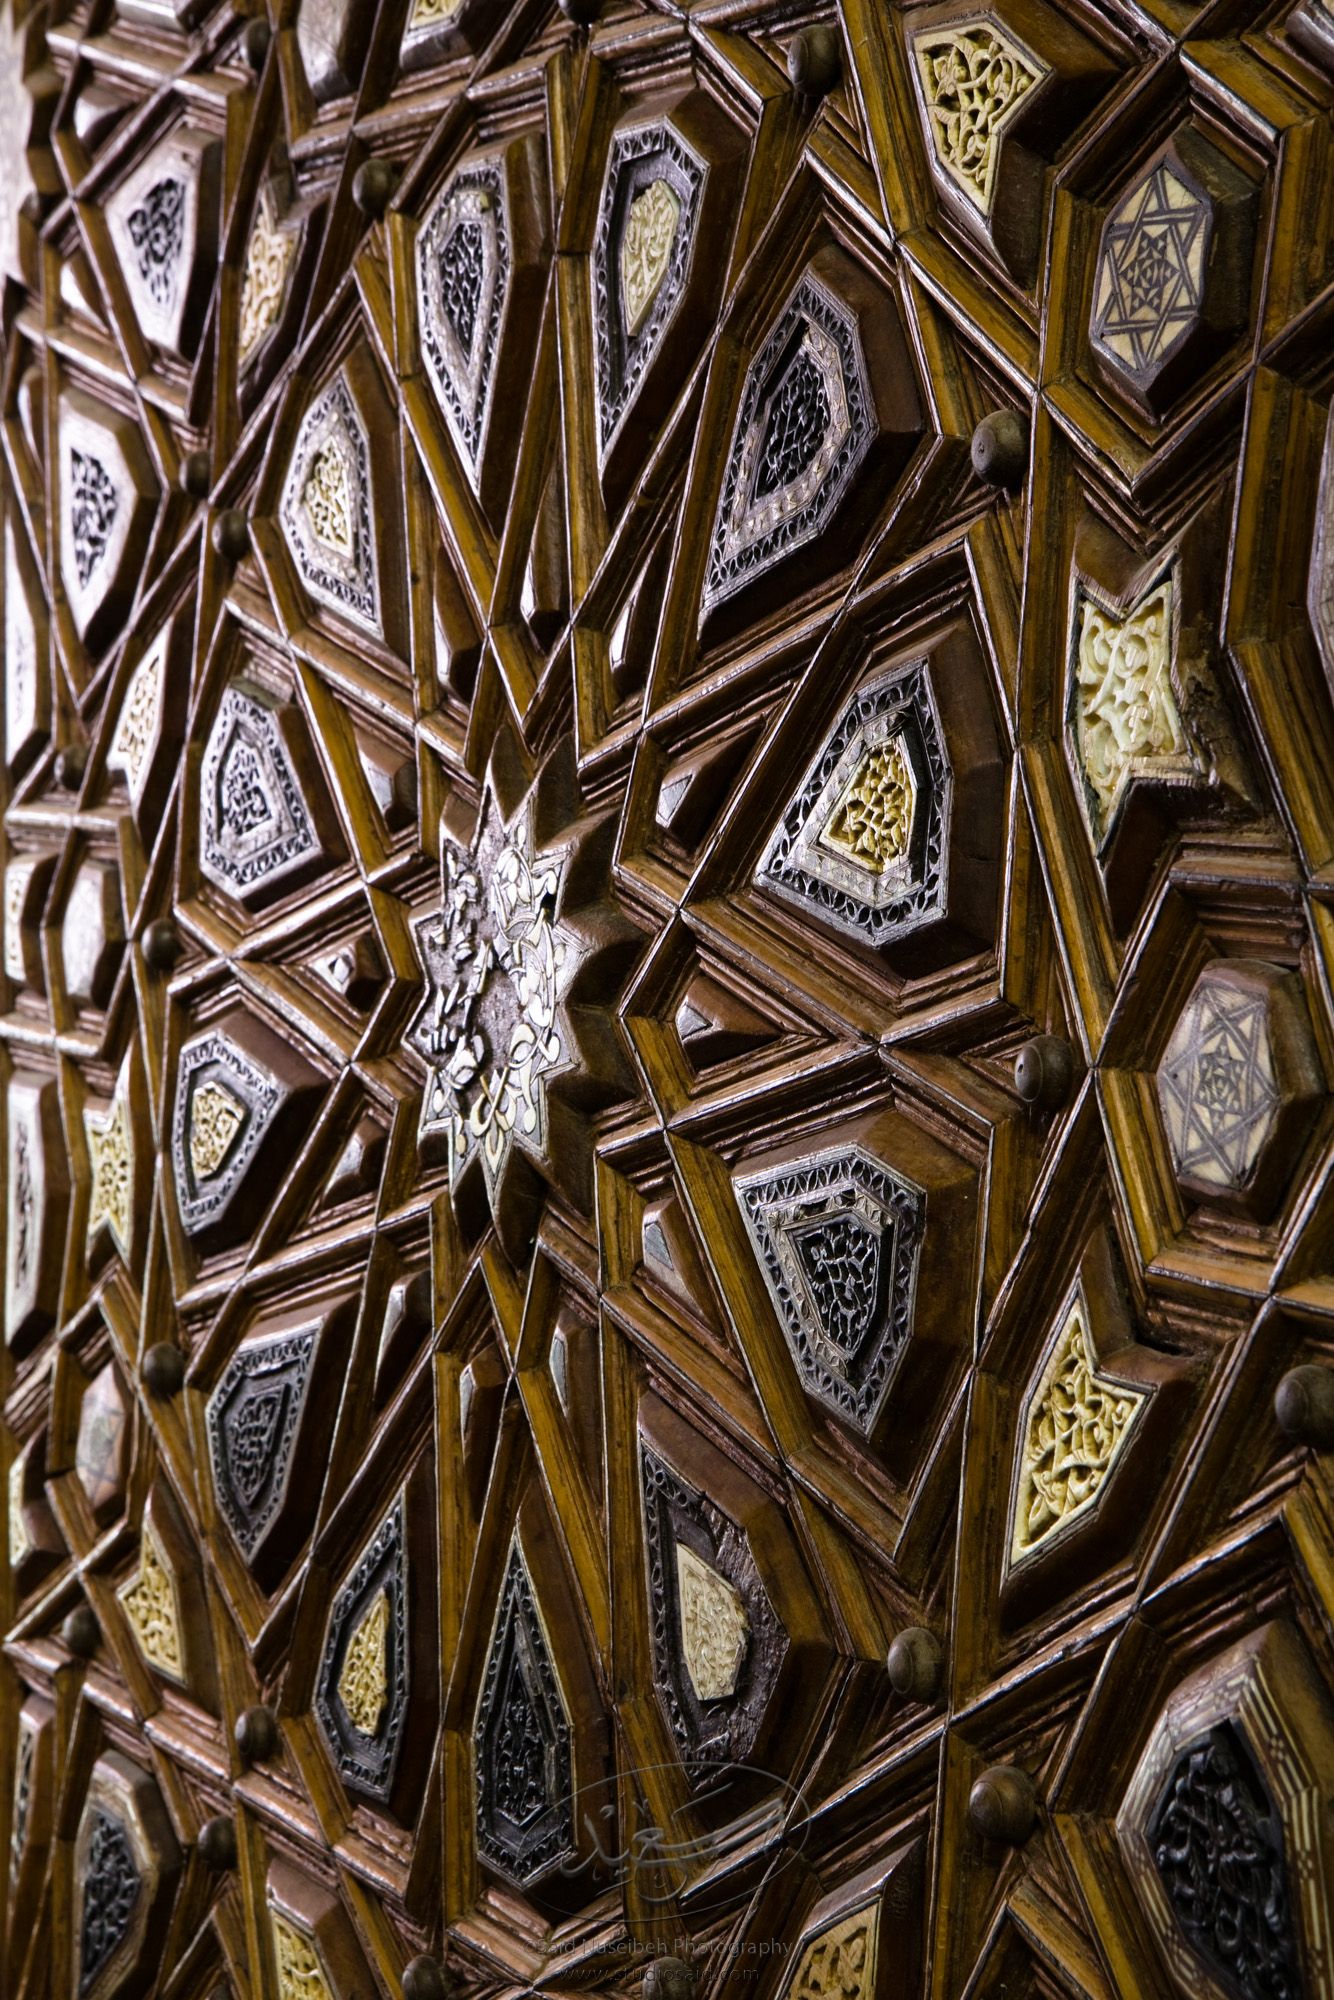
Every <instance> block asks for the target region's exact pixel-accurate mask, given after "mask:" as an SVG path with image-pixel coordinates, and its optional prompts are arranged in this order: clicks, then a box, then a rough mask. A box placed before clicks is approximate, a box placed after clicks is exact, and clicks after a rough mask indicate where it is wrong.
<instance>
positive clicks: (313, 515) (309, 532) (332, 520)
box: [280, 374, 381, 633]
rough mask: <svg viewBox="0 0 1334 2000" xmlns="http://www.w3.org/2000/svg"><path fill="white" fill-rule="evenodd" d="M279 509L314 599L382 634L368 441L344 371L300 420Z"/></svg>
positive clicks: (289, 542) (298, 568) (291, 545)
mask: <svg viewBox="0 0 1334 2000" xmlns="http://www.w3.org/2000/svg"><path fill="white" fill-rule="evenodd" d="M280 513H281V518H282V524H283V532H284V534H285V535H286V537H287V544H288V547H289V548H290V549H291V551H292V559H293V561H294V562H295V563H296V566H297V571H298V573H299V575H300V577H301V580H302V582H303V583H304V584H305V586H306V588H307V590H309V591H310V593H311V595H312V597H314V598H316V599H317V600H318V601H319V602H320V603H322V604H327V605H328V606H329V608H330V610H332V611H340V612H342V613H343V614H344V615H345V616H346V617H349V618H353V619H355V620H356V622H357V623H358V624H359V625H364V626H365V627H366V628H367V630H368V631H371V632H375V633H379V632H380V631H381V620H380V578H379V569H378V565H377V562H376V554H375V542H374V537H373V535H372V532H371V463H370V443H369V439H368V438H367V435H366V427H365V424H364V422H363V420H362V416H361V412H360V411H359V410H358V408H357V405H356V401H355V399H354V397H353V395H352V391H351V389H350V388H349V386H348V383H347V380H346V377H345V376H344V375H342V374H339V375H337V376H335V377H334V380H333V381H332V382H331V383H330V384H329V386H328V388H327V389H325V390H324V391H323V393H322V394H321V395H319V396H317V397H316V398H315V401H314V402H313V403H312V404H311V406H310V408H309V409H308V410H307V412H306V414H305V416H304V417H303V418H302V420H301V428H300V430H299V431H298V432H297V439H296V446H295V449H294V450H293V453H292V462H291V465H290V467H289V468H288V473H287V478H286V480H285V482H284V485H283V497H282V505H281V509H280Z"/></svg>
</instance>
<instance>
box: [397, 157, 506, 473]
mask: <svg viewBox="0 0 1334 2000" xmlns="http://www.w3.org/2000/svg"><path fill="white" fill-rule="evenodd" d="M509 279H510V232H509V221H508V207H507V202H506V193H505V176H504V173H503V171H502V168H501V165H500V163H499V161H496V160H484V161H479V162H478V163H477V164H475V165H473V166H469V167H464V168H461V169H460V170H459V172H458V173H456V174H454V175H453V176H452V178H451V179H450V180H448V181H447V182H446V183H445V185H444V187H443V188H442V189H441V191H440V193H439V195H438V196H437V197H436V199H435V201H434V202H433V204H432V206H431V208H430V210H429V212H428V213H427V216H426V220H425V222H424V224H423V226H422V232H421V235H420V236H419V237H418V239H417V326H418V334H419V337H420V339H421V345H422V355H423V357H424V359H425V362H426V367H427V370H428V372H429V374H430V377H431V380H432V382H433V383H434V385H435V390H436V394H437V395H438V396H439V398H440V404H441V408H442V409H443V410H444V413H445V418H446V420H447V422H448V424H449V428H450V430H451V432H452V433H453V436H454V441H455V443H456V444H457V445H458V448H459V450H460V452H461V453H462V455H463V460H464V463H465V464H466V466H467V468H468V470H469V472H470V473H471V474H472V476H473V480H474V483H475V482H476V477H477V470H478V465H479V462H480V459H481V455H482V444H483V439H484V436H485V433H486V427H487V422H488V419H489V416H490V409H491V388H492V381H493V378H494V375H495V362H496V350H497V348H498V346H499V343H500V324H501V318H502V315H503V313H504V310H505V295H506V291H507V288H508V285H509Z"/></svg>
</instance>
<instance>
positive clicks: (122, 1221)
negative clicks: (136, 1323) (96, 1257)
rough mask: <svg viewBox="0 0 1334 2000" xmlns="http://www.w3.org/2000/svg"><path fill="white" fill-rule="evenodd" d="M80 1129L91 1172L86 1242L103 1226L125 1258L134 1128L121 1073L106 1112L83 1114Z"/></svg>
mask: <svg viewBox="0 0 1334 2000" xmlns="http://www.w3.org/2000/svg"><path fill="white" fill-rule="evenodd" d="M83 1129H84V1135H85V1137H86V1139H87V1142H88V1164H89V1167H90V1169H91V1172H92V1192H91V1194H90V1195H89V1197H88V1241H89V1242H90V1243H91V1242H92V1240H93V1238H94V1237H95V1236H96V1234H97V1232H98V1230H99V1229H101V1228H102V1227H103V1225H104V1224H105V1226H106V1227H107V1228H108V1229H109V1230H110V1232H111V1236H112V1240H113V1241H114V1243H115V1245H116V1248H117V1249H118V1250H119V1252H120V1254H121V1256H122V1257H128V1256H129V1254H130V1243H131V1240H132V1237H133V1233H134V1128H133V1125H132V1122H131V1119H130V1107H129V1098H128V1084H127V1078H126V1073H125V1071H124V1070H122V1071H121V1074H120V1077H119V1078H118V1080H117V1083H116V1094H115V1096H114V1097H113V1099H112V1101H111V1104H110V1106H109V1107H108V1109H107V1110H106V1112H104V1113H103V1114H102V1115H101V1116H99V1115H98V1114H97V1113H96V1112H93V1111H89V1110H85V1111H84V1114H83Z"/></svg>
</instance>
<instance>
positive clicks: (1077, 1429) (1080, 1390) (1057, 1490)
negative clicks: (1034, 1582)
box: [1010, 1294, 1146, 1562]
mask: <svg viewBox="0 0 1334 2000" xmlns="http://www.w3.org/2000/svg"><path fill="white" fill-rule="evenodd" d="M1145 1400H1146V1398H1145V1395H1144V1393H1143V1392H1142V1391H1140V1390H1136V1389H1132V1388H1129V1387H1127V1385H1126V1384H1125V1383H1124V1382H1115V1381H1113V1380H1112V1379H1111V1378H1110V1377H1108V1376H1106V1375H1102V1374H1100V1373H1099V1372H1098V1368H1097V1364H1096V1361H1095V1359H1094V1355H1093V1350H1092V1346H1091V1344H1090V1341H1089V1335H1088V1326H1087V1319H1086V1312H1085V1307H1084V1301H1083V1298H1082V1295H1080V1294H1076V1296H1075V1297H1074V1298H1073V1299H1072V1300H1071V1302H1070V1304H1069V1306H1068V1307H1067V1309H1066V1313H1065V1317H1064V1319H1063V1320H1062V1321H1061V1324H1060V1327H1059V1330H1058V1332H1057V1334H1056V1338H1055V1341H1054V1342H1053V1344H1052V1347H1051V1349H1050V1351H1049V1355H1048V1358H1047V1360H1046V1363H1045V1365H1044V1367H1043V1369H1042V1373H1041V1374H1040V1376H1039V1377H1038V1380H1037V1383H1036V1385H1035V1387H1034V1389H1033V1392H1032V1395H1031V1396H1030V1397H1029V1399H1028V1402H1027V1405H1026V1406H1025V1410H1024V1416H1023V1426H1022V1433H1021V1443H1020V1459H1019V1477H1018V1481H1017V1484H1016V1488H1015V1499H1014V1513H1013V1520H1012V1523H1011V1536H1010V1557H1011V1561H1014V1562H1018V1561H1021V1560H1022V1559H1023V1558H1024V1557H1025V1556H1030V1555H1032V1554H1033V1552H1034V1551H1035V1550H1036V1549H1038V1548H1040V1547H1041V1546H1042V1545H1043V1543H1044V1542H1045V1541H1046V1539H1047V1537H1048V1536H1049V1535H1051V1534H1053V1533H1055V1531H1056V1530H1057V1529H1059V1528H1063V1527H1065V1526H1067V1525H1068V1524H1069V1523H1070V1522H1071V1521H1073V1520H1074V1519H1075V1518H1076V1517H1077V1516H1079V1515H1081V1514H1083V1513H1085V1512H1086V1511H1087V1510H1088V1509H1089V1508H1090V1507H1092V1505H1093V1504H1094V1502H1095V1500H1096V1499H1097V1497H1098V1492H1099V1489H1100V1488H1101V1486H1102V1484H1103V1481H1104V1480H1105V1479H1106V1478H1107V1476H1108V1474H1109V1473H1110V1472H1111V1470H1112V1468H1113V1466H1114V1465H1115V1463H1116V1461H1117V1459H1118V1457H1119V1455H1120V1453H1121V1452H1122V1451H1123V1450H1124V1448H1125V1444H1126V1441H1127V1439H1128V1438H1129V1436H1130V1432H1131V1430H1132V1428H1133V1426H1134V1423H1135V1420H1136V1418H1137V1417H1138V1416H1139V1414H1140V1411H1141V1409H1142V1408H1143V1406H1144V1403H1145Z"/></svg>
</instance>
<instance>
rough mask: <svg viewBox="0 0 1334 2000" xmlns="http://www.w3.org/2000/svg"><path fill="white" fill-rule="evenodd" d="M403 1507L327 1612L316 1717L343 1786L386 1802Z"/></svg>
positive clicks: (403, 1583)
mask: <svg viewBox="0 0 1334 2000" xmlns="http://www.w3.org/2000/svg"><path fill="white" fill-rule="evenodd" d="M408 1618H409V1605H408V1577H407V1550H406V1547H405V1543H404V1527H403V1501H402V1500H401V1499H400V1500H399V1501H397V1502H396V1503H395V1505H394V1506H393V1508H392V1509H391V1510H390V1512H389V1513H388V1514H387V1515H386V1516H385V1518H384V1520H383V1521H382V1522H381V1524H380V1526H379V1527H378V1528H377V1530H376V1532H375V1534H374V1535H373V1536H372V1538H371V1540H370V1542H369V1543H368V1545H367V1547H366V1548H365V1550H364V1551H363V1553H362V1555H361V1557H360V1560H359V1561H358V1563H357V1565H356V1567H355V1569H354V1570H353V1571H352V1574H351V1576H349V1577H348V1579H347V1581H346V1583H345V1584H343V1586H342V1588H341V1589H340V1590H339V1592H338V1594H337V1596H336V1597H335V1598H334V1601H333V1608H332V1610H331V1611H330V1613H329V1624H328V1629H327V1631H326V1633H325V1639H324V1652H323V1655H322V1658H321V1662H320V1677H319V1684H318V1687H317V1689H316V1694H315V1713H316V1715H317V1716H318V1717H319V1719H320V1726H321V1728H322V1729H323V1731H324V1736H325V1740H326V1741H327V1743H328V1745H329V1749H330V1751H331V1752H332V1755H333V1759H334V1763H335V1765H336V1766H337V1768H338V1774H339V1776H340V1777H341V1778H342V1780H343V1782H344V1784H346V1785H348V1786H350V1787H351V1788H352V1789H353V1790H354V1791H357V1792H363V1793H364V1794H365V1795H366V1796H367V1797H368V1798H372V1799H379V1800H385V1799H387V1798H388V1797H389V1795H390V1792H391V1790H392V1788H393V1783H394V1773H395V1769H396V1766H397V1763H398V1758H399V1753H400V1751H401V1749H402V1744H403V1731H404V1727H405V1725H406V1722H407V1716H408V1700H409V1692H410V1688H409V1680H410V1662H409V1648H408Z"/></svg>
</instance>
